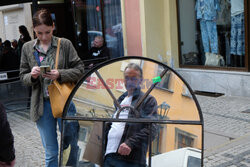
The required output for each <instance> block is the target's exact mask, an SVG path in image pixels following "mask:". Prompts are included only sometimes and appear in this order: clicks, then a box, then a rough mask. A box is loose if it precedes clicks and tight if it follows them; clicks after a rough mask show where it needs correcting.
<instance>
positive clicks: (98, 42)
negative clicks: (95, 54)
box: [94, 38, 103, 48]
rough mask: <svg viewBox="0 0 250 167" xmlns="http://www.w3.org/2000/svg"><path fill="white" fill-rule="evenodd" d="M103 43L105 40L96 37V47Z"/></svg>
mask: <svg viewBox="0 0 250 167" xmlns="http://www.w3.org/2000/svg"><path fill="white" fill-rule="evenodd" d="M102 45H103V41H102V40H101V39H100V38H95V40H94V47H96V48H100V47H102Z"/></svg>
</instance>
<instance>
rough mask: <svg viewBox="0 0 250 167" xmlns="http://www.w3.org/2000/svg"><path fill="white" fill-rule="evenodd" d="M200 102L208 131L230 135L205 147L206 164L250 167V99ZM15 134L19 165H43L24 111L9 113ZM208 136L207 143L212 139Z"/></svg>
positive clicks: (202, 99) (32, 126)
mask: <svg viewBox="0 0 250 167" xmlns="http://www.w3.org/2000/svg"><path fill="white" fill-rule="evenodd" d="M197 98H198V101H199V103H200V105H201V108H202V112H203V116H204V121H205V128H204V129H205V133H213V134H214V135H220V136H223V137H224V138H227V139H228V140H227V141H224V140H222V143H219V142H218V143H217V141H213V142H214V143H212V146H209V147H208V148H206V150H205V156H204V157H205V158H204V166H205V167H235V166H236V167H250V114H249V113H243V112H241V111H245V110H247V109H250V103H249V102H250V98H243V97H227V96H223V97H218V98H212V97H205V96H197ZM8 120H9V122H10V125H11V129H12V131H13V134H14V137H15V148H16V166H17V167H36V166H44V163H45V162H44V149H43V147H42V145H41V139H40V136H39V132H38V130H37V128H36V125H35V123H33V122H32V121H30V120H29V119H28V114H27V113H23V112H16V113H8ZM208 140H209V139H208V138H205V143H206V142H209V141H208Z"/></svg>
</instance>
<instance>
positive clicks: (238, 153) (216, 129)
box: [197, 96, 250, 167]
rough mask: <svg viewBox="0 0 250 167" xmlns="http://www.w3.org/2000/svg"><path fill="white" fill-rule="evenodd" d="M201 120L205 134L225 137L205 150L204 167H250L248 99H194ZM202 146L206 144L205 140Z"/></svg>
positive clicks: (214, 141) (200, 97)
mask: <svg viewBox="0 0 250 167" xmlns="http://www.w3.org/2000/svg"><path fill="white" fill-rule="evenodd" d="M197 98H198V101H199V104H200V106H201V109H202V113H203V117H204V131H205V134H206V133H211V132H212V133H213V134H215V135H217V136H224V137H225V138H228V140H227V141H225V142H224V143H219V142H218V143H217V141H216V140H213V143H212V144H213V146H212V147H209V148H206V149H205V154H204V157H205V158H204V166H205V167H250V113H244V112H242V111H245V110H247V109H250V98H245V97H230V96H222V97H217V98H211V97H205V96H197ZM204 140H205V143H206V142H209V141H208V140H210V139H208V138H205V139H204Z"/></svg>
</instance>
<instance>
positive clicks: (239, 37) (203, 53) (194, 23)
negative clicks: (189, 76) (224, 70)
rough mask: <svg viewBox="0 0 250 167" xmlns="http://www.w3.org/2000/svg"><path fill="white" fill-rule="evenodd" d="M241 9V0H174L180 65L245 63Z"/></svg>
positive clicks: (221, 65)
mask: <svg viewBox="0 0 250 167" xmlns="http://www.w3.org/2000/svg"><path fill="white" fill-rule="evenodd" d="M245 4H246V3H245ZM244 9H245V8H244V0H178V11H179V12H178V15H179V30H180V31H179V32H180V34H179V38H180V58H181V60H180V62H181V65H204V66H216V67H241V68H243V67H245V65H246V64H245V60H247V59H246V56H245V55H246V52H245V41H246V40H245V38H246V37H245V34H246V33H245V15H246V14H245V13H246V12H245V11H244ZM187 11H188V12H187Z"/></svg>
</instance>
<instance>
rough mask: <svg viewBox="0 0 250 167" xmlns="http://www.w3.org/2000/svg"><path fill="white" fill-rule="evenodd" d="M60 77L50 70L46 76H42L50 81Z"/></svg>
mask: <svg viewBox="0 0 250 167" xmlns="http://www.w3.org/2000/svg"><path fill="white" fill-rule="evenodd" d="M59 76H60V74H59V72H58V70H51V71H50V72H47V73H46V74H43V77H45V78H49V79H51V80H56V79H57V78H58V77H59Z"/></svg>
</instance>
